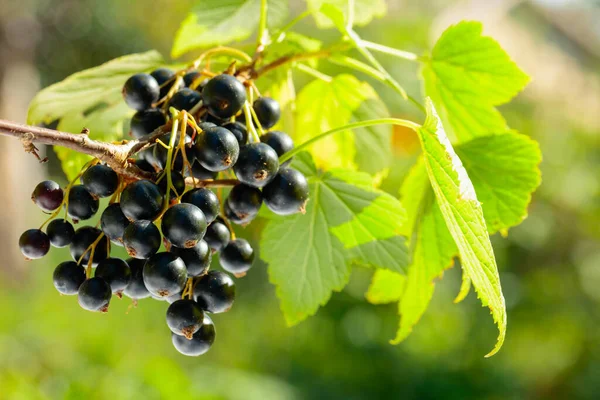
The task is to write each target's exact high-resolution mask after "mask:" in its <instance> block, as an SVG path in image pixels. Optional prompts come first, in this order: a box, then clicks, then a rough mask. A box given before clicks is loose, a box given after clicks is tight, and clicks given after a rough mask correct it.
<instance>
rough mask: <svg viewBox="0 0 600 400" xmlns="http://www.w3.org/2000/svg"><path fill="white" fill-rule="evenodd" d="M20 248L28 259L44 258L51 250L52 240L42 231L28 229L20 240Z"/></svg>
mask: <svg viewBox="0 0 600 400" xmlns="http://www.w3.org/2000/svg"><path fill="white" fill-rule="evenodd" d="M19 248H20V249H21V253H23V255H24V256H25V257H27V258H28V259H31V260H33V259H36V258H42V257H44V256H45V255H46V254H48V250H50V239H49V238H48V235H46V234H45V233H44V232H42V230H41V229H28V230H26V231H25V232H23V234H22V235H21V237H20V238H19Z"/></svg>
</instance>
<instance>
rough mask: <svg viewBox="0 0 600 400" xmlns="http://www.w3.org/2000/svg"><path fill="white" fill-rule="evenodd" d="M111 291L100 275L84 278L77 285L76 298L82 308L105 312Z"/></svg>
mask: <svg viewBox="0 0 600 400" xmlns="http://www.w3.org/2000/svg"><path fill="white" fill-rule="evenodd" d="M111 297H112V291H111V290H110V285H109V284H108V282H106V281H105V280H104V279H102V278H100V277H94V278H91V279H88V280H86V281H85V282H83V283H82V284H81V286H80V287H79V292H78V296H77V299H78V301H79V305H80V306H81V308H83V309H84V310H88V311H99V312H103V313H105V312H107V311H108V305H109V304H110V298H111Z"/></svg>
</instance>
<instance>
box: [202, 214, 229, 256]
mask: <svg viewBox="0 0 600 400" xmlns="http://www.w3.org/2000/svg"><path fill="white" fill-rule="evenodd" d="M230 240H231V232H229V228H227V225H225V224H224V223H223V222H222V221H221V220H219V219H217V220H215V221H213V222H212V223H211V224H210V225H209V226H208V228H206V233H205V234H204V241H205V242H206V243H207V244H208V245H209V246H210V248H211V249H212V250H213V251H219V250H221V249H222V248H223V247H225V246H227V244H228V243H229V241H230Z"/></svg>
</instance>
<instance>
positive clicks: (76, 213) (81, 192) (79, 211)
mask: <svg viewBox="0 0 600 400" xmlns="http://www.w3.org/2000/svg"><path fill="white" fill-rule="evenodd" d="M68 201H69V205H68V206H67V213H68V214H69V216H70V217H71V218H73V219H76V220H78V221H84V220H86V219H90V218H92V217H93V216H94V214H96V211H98V205H99V202H98V199H97V198H96V197H94V196H92V194H91V193H90V192H89V190H87V189H86V188H85V187H84V186H83V185H75V186H73V187H71V190H69V196H68Z"/></svg>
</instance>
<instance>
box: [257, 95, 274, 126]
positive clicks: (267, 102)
mask: <svg viewBox="0 0 600 400" xmlns="http://www.w3.org/2000/svg"><path fill="white" fill-rule="evenodd" d="M252 108H254V112H255V113H256V117H257V118H258V122H260V125H261V126H262V127H263V129H269V128H271V127H272V126H273V125H275V124H276V123H277V122H278V121H279V118H281V108H280V107H279V102H277V100H275V99H272V98H270V97H261V98H259V99H257V100H255V101H254V104H253V105H252Z"/></svg>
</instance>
